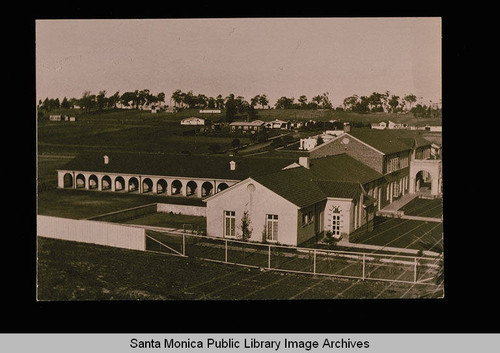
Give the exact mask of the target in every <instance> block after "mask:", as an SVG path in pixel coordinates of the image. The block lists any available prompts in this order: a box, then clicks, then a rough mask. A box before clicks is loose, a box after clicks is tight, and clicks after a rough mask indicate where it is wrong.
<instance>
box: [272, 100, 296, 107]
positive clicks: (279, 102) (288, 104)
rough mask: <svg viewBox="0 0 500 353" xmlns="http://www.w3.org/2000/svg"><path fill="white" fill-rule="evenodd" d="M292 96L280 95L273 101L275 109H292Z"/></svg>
mask: <svg viewBox="0 0 500 353" xmlns="http://www.w3.org/2000/svg"><path fill="white" fill-rule="evenodd" d="M293 101H294V98H293V97H292V98H287V97H280V98H278V100H277V101H276V103H275V105H274V106H275V108H276V109H292V108H293Z"/></svg>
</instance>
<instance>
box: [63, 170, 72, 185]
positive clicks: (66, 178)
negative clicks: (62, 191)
mask: <svg viewBox="0 0 500 353" xmlns="http://www.w3.org/2000/svg"><path fill="white" fill-rule="evenodd" d="M63 187H65V188H73V175H71V173H66V174H64V177H63Z"/></svg>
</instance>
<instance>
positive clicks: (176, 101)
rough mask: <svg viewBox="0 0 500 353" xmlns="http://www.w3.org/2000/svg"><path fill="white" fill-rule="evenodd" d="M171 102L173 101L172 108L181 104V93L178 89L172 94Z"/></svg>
mask: <svg viewBox="0 0 500 353" xmlns="http://www.w3.org/2000/svg"><path fill="white" fill-rule="evenodd" d="M172 100H173V101H174V106H176V107H177V106H178V105H180V104H181V103H182V91H181V90H180V89H178V90H176V91H175V92H174V93H172Z"/></svg>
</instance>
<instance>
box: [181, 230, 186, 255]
mask: <svg viewBox="0 0 500 353" xmlns="http://www.w3.org/2000/svg"><path fill="white" fill-rule="evenodd" d="M182 256H186V234H184V233H182Z"/></svg>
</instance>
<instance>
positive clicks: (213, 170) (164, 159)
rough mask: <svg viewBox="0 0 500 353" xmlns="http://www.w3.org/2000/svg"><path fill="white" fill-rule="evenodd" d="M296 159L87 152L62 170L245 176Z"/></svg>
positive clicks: (223, 176) (190, 175)
mask: <svg viewBox="0 0 500 353" xmlns="http://www.w3.org/2000/svg"><path fill="white" fill-rule="evenodd" d="M105 154H106V155H107V156H109V163H108V164H104V155H105ZM230 161H235V162H236V169H235V170H230V168H229V162H230ZM295 161H296V158H263V157H261V158H258V157H238V156H202V155H193V156H185V155H182V156H180V155H170V154H150V153H117V152H112V153H84V154H80V155H78V156H77V157H75V158H74V159H73V160H71V161H70V162H68V163H67V164H66V165H64V166H63V167H62V168H60V170H75V171H86V172H102V173H129V174H143V175H158V176H178V177H192V178H205V179H210V178H214V179H229V180H243V179H246V178H248V177H251V176H255V175H260V174H267V173H272V172H275V171H278V170H281V169H282V168H284V167H286V166H288V165H290V164H292V163H293V162H295Z"/></svg>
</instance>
